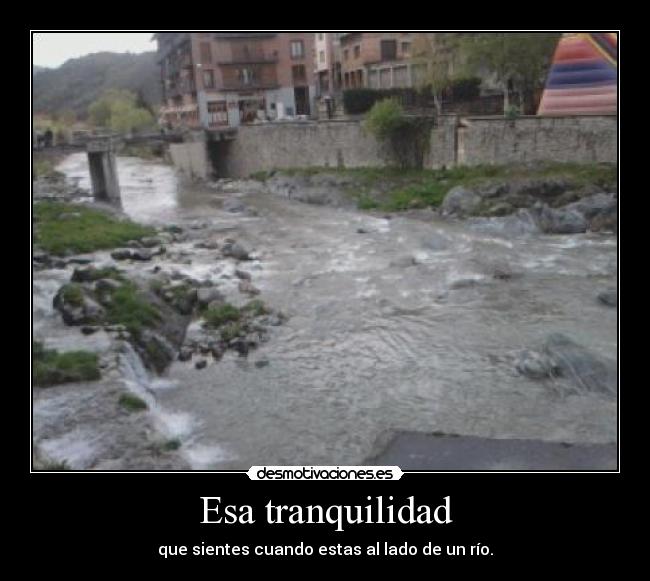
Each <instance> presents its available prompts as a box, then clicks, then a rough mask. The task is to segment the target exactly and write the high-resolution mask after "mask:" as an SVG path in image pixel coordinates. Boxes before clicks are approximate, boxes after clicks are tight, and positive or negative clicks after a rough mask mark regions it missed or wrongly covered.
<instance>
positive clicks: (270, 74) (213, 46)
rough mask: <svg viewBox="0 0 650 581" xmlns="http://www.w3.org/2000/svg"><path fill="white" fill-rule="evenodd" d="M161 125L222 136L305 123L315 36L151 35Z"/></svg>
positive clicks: (311, 99) (309, 106)
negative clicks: (261, 125) (264, 123)
mask: <svg viewBox="0 0 650 581" xmlns="http://www.w3.org/2000/svg"><path fill="white" fill-rule="evenodd" d="M155 38H156V40H157V41H158V53H159V62H160V70H161V80H162V83H163V107H162V109H161V114H162V117H163V121H164V122H165V123H166V124H168V125H170V126H172V127H178V126H184V127H189V128H201V127H203V128H205V129H220V128H227V127H237V126H238V125H240V124H241V123H249V122H253V121H255V120H272V119H281V118H285V117H294V116H302V115H310V114H311V113H312V111H313V109H314V99H315V95H316V86H315V76H314V70H313V65H312V63H313V59H314V34H313V33H301V32H287V33H274V32H191V33H190V32H185V33H179V32H161V33H157V34H156V35H155Z"/></svg>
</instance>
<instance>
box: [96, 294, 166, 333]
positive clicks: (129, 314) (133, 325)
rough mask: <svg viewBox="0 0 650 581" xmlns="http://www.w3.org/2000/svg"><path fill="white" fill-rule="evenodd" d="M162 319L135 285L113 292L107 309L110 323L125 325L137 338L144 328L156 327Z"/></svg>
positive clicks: (107, 317)
mask: <svg viewBox="0 0 650 581" xmlns="http://www.w3.org/2000/svg"><path fill="white" fill-rule="evenodd" d="M161 318H162V315H161V314H160V311H159V310H158V309H157V308H156V307H155V306H154V305H152V304H151V303H149V302H148V301H147V300H146V299H144V298H143V297H142V296H141V295H140V292H139V291H138V288H137V287H136V286H135V285H134V284H133V283H126V284H124V285H122V286H121V287H120V288H118V289H116V290H114V291H112V292H111V301H110V304H109V305H108V306H107V307H106V320H107V322H108V323H111V324H113V325H124V326H125V327H126V328H127V330H128V331H129V332H130V333H131V334H132V335H134V336H136V337H137V336H138V335H140V333H141V332H142V330H143V328H146V327H153V326H155V325H156V324H157V323H159V322H160V321H161Z"/></svg>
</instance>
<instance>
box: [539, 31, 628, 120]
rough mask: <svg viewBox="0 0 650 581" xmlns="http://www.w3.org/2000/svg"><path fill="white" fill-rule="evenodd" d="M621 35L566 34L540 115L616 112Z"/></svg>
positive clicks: (606, 33) (554, 60) (560, 43)
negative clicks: (619, 37)
mask: <svg viewBox="0 0 650 581" xmlns="http://www.w3.org/2000/svg"><path fill="white" fill-rule="evenodd" d="M617 87H618V37H617V35H616V33H611V32H589V33H587V32H581V33H567V34H564V35H563V37H562V38H561V39H560V42H559V43H558V46H557V49H556V51H555V55H554V57H553V65H552V66H551V71H550V73H549V75H548V81H547V83H546V88H545V90H544V94H543V95H542V100H541V103H540V105H539V111H538V115H544V116H552V115H589V114H601V115H602V114H616V113H617V112H618V96H617Z"/></svg>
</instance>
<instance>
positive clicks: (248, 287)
mask: <svg viewBox="0 0 650 581" xmlns="http://www.w3.org/2000/svg"><path fill="white" fill-rule="evenodd" d="M239 292H240V293H244V294H247V295H251V296H254V295H258V294H260V289H258V288H257V287H255V286H253V284H252V283H251V282H250V281H248V280H242V281H241V282H240V283H239Z"/></svg>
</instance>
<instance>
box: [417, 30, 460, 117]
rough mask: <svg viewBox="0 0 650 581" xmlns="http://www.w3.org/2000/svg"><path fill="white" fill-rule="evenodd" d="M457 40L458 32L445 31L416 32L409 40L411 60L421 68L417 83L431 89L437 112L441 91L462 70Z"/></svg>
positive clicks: (450, 83)
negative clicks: (411, 49)
mask: <svg viewBox="0 0 650 581" xmlns="http://www.w3.org/2000/svg"><path fill="white" fill-rule="evenodd" d="M461 43H462V34H459V33H445V32H434V33H426V34H419V35H417V36H416V37H415V39H414V41H413V62H414V64H415V65H416V67H418V68H417V69H416V70H421V71H422V74H421V75H420V78H419V79H418V80H417V85H418V86H419V87H420V88H421V89H424V88H427V87H429V88H430V89H431V94H432V95H433V102H434V105H435V108H436V113H438V114H440V113H442V98H443V94H444V92H445V91H446V90H447V89H448V88H449V87H450V86H451V85H452V84H453V82H454V81H455V80H456V79H458V78H459V77H460V76H461V75H462V72H463V67H462V55H461V53H460V47H461Z"/></svg>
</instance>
